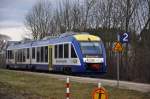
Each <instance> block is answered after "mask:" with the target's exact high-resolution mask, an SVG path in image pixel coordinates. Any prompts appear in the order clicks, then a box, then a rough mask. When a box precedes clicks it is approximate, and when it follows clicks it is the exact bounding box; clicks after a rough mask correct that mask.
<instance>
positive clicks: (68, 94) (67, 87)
mask: <svg viewBox="0 0 150 99" xmlns="http://www.w3.org/2000/svg"><path fill="white" fill-rule="evenodd" d="M66 99H70V80H69V77H67V79H66Z"/></svg>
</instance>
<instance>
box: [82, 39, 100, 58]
mask: <svg viewBox="0 0 150 99" xmlns="http://www.w3.org/2000/svg"><path fill="white" fill-rule="evenodd" d="M80 47H81V50H82V54H83V56H84V57H101V56H102V47H101V44H100V42H80Z"/></svg>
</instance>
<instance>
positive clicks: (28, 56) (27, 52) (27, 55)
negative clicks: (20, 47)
mask: <svg viewBox="0 0 150 99" xmlns="http://www.w3.org/2000/svg"><path fill="white" fill-rule="evenodd" d="M27 59H29V48H27Z"/></svg>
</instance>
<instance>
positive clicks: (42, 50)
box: [41, 47, 44, 62]
mask: <svg viewBox="0 0 150 99" xmlns="http://www.w3.org/2000/svg"><path fill="white" fill-rule="evenodd" d="M43 56H44V47H41V62H43V60H44V57H43Z"/></svg>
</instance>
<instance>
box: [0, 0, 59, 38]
mask: <svg viewBox="0 0 150 99" xmlns="http://www.w3.org/2000/svg"><path fill="white" fill-rule="evenodd" d="M38 1H39V0H0V34H5V35H8V36H10V37H11V38H12V39H11V40H21V39H22V38H23V36H25V35H26V34H27V33H28V32H29V31H27V30H26V28H25V26H24V20H25V15H26V14H27V12H28V11H29V10H31V8H32V6H33V5H34V4H35V3H36V2H38ZM49 1H51V3H52V5H55V4H56V3H58V1H59V0H49Z"/></svg>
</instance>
